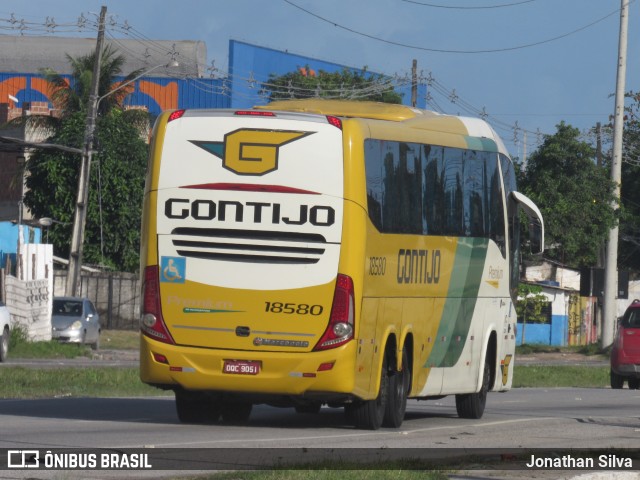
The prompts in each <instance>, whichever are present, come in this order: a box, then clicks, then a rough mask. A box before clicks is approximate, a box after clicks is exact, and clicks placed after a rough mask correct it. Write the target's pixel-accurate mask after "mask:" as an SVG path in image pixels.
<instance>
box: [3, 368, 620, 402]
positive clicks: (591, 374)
mask: <svg viewBox="0 0 640 480" xmlns="http://www.w3.org/2000/svg"><path fill="white" fill-rule="evenodd" d="M138 375H139V373H138V369H137V368H119V367H90V368H73V367H59V368H25V367H13V366H3V367H2V368H0V385H2V389H0V398H51V397H137V396H160V395H170V392H165V391H163V390H159V389H156V388H154V387H150V386H148V385H146V384H144V383H142V382H141V381H140V378H139V376H138ZM608 385H609V368H608V367H600V366H590V367H587V366H555V365H554V366H518V365H516V367H515V370H514V374H513V388H527V387H539V388H556V387H581V388H604V387H607V386H608Z"/></svg>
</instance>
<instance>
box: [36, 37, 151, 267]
mask: <svg viewBox="0 0 640 480" xmlns="http://www.w3.org/2000/svg"><path fill="white" fill-rule="evenodd" d="M69 59H70V62H71V64H72V67H73V76H72V81H71V82H70V83H67V82H66V80H64V78H63V77H61V76H60V75H57V74H56V73H55V72H51V71H49V72H48V73H47V76H48V78H50V80H51V81H52V83H53V84H54V85H55V86H54V89H53V91H52V92H51V98H52V101H53V102H54V105H55V106H56V107H57V108H59V110H60V112H61V113H62V115H61V117H60V119H58V120H57V121H54V122H53V123H51V122H50V121H49V120H45V119H36V118H35V117H32V118H33V120H30V121H31V122H33V124H32V125H31V126H34V125H40V127H41V128H42V127H44V126H45V125H47V128H49V129H50V131H51V132H52V134H51V135H50V137H49V138H48V139H47V142H48V143H54V144H59V145H66V146H70V147H75V148H82V146H83V143H84V134H85V119H86V100H87V99H88V94H89V87H90V84H91V76H92V73H93V62H94V61H95V55H93V54H90V55H87V56H84V57H80V58H78V59H72V58H69ZM123 63H124V57H122V56H119V55H117V53H116V51H114V50H111V49H110V47H107V48H105V50H104V53H103V56H102V62H101V74H100V89H99V92H98V96H103V95H106V94H108V93H109V92H110V91H111V90H112V89H113V88H115V87H117V86H118V85H119V84H118V83H116V82H115V77H116V76H118V75H119V74H120V73H121V68H122V65H123ZM138 74H139V72H137V71H136V72H133V73H131V74H129V76H128V77H126V78H125V80H124V81H123V82H126V81H127V79H129V78H133V77H134V76H136V75H138ZM126 94H127V88H126V87H125V88H123V89H121V90H118V91H117V92H114V93H113V94H112V95H108V96H106V97H104V99H103V100H102V101H101V102H100V105H99V107H100V108H99V111H98V118H97V122H96V130H95V139H94V148H95V150H96V151H97V153H96V154H94V156H93V163H92V167H91V173H90V188H89V204H88V207H87V220H86V227H85V241H84V253H83V263H87V264H99V265H104V266H107V267H110V268H114V269H118V270H124V271H135V270H136V269H137V268H138V255H139V253H138V252H139V242H140V238H139V235H140V234H139V232H140V213H141V203H142V194H143V190H144V175H145V169H146V160H147V153H148V147H147V145H146V143H145V142H144V140H143V134H144V133H146V131H147V130H146V129H148V127H149V115H148V114H147V113H146V112H141V111H139V110H129V111H127V110H124V109H123V108H122V101H123V99H124V97H125V96H126ZM141 113H142V114H141ZM80 163H81V159H80V156H79V155H78V154H72V153H65V152H61V151H57V150H38V151H36V153H35V154H33V155H32V156H31V157H30V159H29V162H28V164H27V166H26V169H27V171H28V173H27V179H26V186H27V188H28V190H27V192H26V194H25V198H24V201H25V205H27V207H28V208H29V210H30V211H31V213H32V214H33V215H34V216H35V217H36V218H42V217H52V218H54V219H56V220H58V221H60V222H63V223H64V225H61V224H54V225H53V226H51V227H50V228H49V231H48V232H47V233H48V236H49V241H50V242H51V243H53V245H54V252H55V254H56V255H58V256H61V257H65V258H66V257H67V256H68V255H69V248H70V236H71V230H72V222H73V216H74V211H75V202H76V195H77V189H78V176H79V170H80Z"/></svg>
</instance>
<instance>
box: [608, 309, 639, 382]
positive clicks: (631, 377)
mask: <svg viewBox="0 0 640 480" xmlns="http://www.w3.org/2000/svg"><path fill="white" fill-rule="evenodd" d="M625 381H626V382H627V383H628V385H629V388H630V389H632V390H635V389H638V387H640V300H634V301H633V303H632V304H631V305H629V307H628V308H627V311H626V312H624V316H623V317H622V319H620V321H619V322H618V331H617V333H616V338H615V340H614V341H613V347H612V348H611V388H622V387H623V386H624V382H625Z"/></svg>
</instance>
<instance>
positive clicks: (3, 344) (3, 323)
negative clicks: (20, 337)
mask: <svg viewBox="0 0 640 480" xmlns="http://www.w3.org/2000/svg"><path fill="white" fill-rule="evenodd" d="M12 328H13V327H12V325H11V315H10V314H9V309H8V308H7V306H6V305H5V304H4V303H2V302H0V362H4V361H5V360H6V359H7V356H8V355H9V336H10V335H11V329H12Z"/></svg>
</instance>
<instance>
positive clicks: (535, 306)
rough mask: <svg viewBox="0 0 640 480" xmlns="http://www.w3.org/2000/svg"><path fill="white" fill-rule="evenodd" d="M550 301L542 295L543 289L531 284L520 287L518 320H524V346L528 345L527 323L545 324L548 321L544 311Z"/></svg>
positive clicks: (517, 307)
mask: <svg viewBox="0 0 640 480" xmlns="http://www.w3.org/2000/svg"><path fill="white" fill-rule="evenodd" d="M548 303H549V300H548V299H547V297H546V296H545V295H543V293H542V287H540V286H539V285H532V284H530V283H520V284H519V285H518V302H517V304H516V313H517V314H518V320H520V319H522V344H523V345H524V344H525V343H526V331H527V323H544V322H545V321H546V317H545V315H544V314H543V313H542V309H543V308H544V307H545V305H547V304H548Z"/></svg>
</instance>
